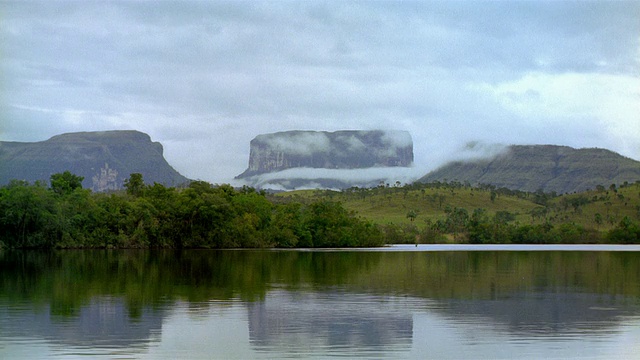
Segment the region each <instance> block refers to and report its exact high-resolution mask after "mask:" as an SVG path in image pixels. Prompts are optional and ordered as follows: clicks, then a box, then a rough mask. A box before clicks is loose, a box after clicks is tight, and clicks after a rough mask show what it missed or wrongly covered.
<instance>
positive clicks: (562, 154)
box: [418, 145, 640, 193]
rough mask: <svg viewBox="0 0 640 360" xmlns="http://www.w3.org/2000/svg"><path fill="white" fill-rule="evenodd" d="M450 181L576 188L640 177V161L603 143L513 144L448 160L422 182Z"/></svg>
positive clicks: (520, 187)
mask: <svg viewBox="0 0 640 360" xmlns="http://www.w3.org/2000/svg"><path fill="white" fill-rule="evenodd" d="M444 180H448V181H459V182H469V183H470V184H472V185H479V184H488V185H493V186H496V187H505V188H509V189H513V190H521V191H529V192H535V191H538V190H542V191H545V192H556V193H572V192H580V191H585V190H588V189H594V188H595V187H596V186H598V185H603V186H609V185H610V184H612V183H614V184H622V183H624V182H635V181H637V180H640V162H639V161H636V160H634V159H631V158H628V157H625V156H622V155H620V154H618V153H616V152H613V151H611V150H607V149H602V148H581V149H575V148H572V147H569V146H561V145H510V146H508V147H506V148H505V150H504V151H502V152H500V153H498V154H497V155H495V156H493V157H490V158H485V159H476V160H471V161H453V162H450V163H447V164H445V165H443V166H442V167H440V168H438V169H436V170H434V171H432V172H430V173H428V174H427V175H425V176H423V177H422V178H420V179H419V180H418V181H419V182H434V181H444Z"/></svg>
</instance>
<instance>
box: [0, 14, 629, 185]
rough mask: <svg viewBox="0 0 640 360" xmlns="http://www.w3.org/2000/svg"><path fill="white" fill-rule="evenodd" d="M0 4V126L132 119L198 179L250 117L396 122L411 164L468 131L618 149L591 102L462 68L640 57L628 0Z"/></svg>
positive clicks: (426, 160)
mask: <svg viewBox="0 0 640 360" xmlns="http://www.w3.org/2000/svg"><path fill="white" fill-rule="evenodd" d="M0 13H1V14H2V21H0V51H1V53H2V55H3V56H2V59H1V61H0V76H1V78H0V80H1V81H2V84H1V85H0V86H2V87H0V90H2V96H1V97H0V112H1V113H0V117H1V118H2V119H3V120H2V122H3V123H2V124H0V131H2V133H0V137H1V138H2V140H32V141H37V140H43V138H48V137H50V136H52V135H55V134H56V133H59V132H65V131H76V130H85V131H90V130H105V129H106V128H109V127H114V128H135V129H138V130H141V131H145V132H148V133H150V134H152V137H153V138H154V140H156V141H160V142H163V143H167V144H170V145H169V146H165V149H166V150H165V155H166V156H167V157H168V158H170V159H171V161H174V162H176V168H179V169H180V170H181V171H183V172H184V173H185V175H187V176H191V177H197V178H203V179H208V180H211V181H214V182H221V181H229V179H231V178H232V177H233V176H235V175H236V174H238V173H240V172H241V171H242V170H243V168H244V167H245V166H246V163H247V160H248V148H249V141H250V140H251V139H252V138H254V137H255V136H256V135H258V134H260V133H272V132H277V131H284V130H294V129H302V130H325V131H335V130H342V129H365V130H371V129H390V128H398V129H403V130H408V131H409V132H410V133H411V134H412V136H413V139H414V145H415V146H414V149H415V154H416V166H417V167H424V168H427V167H431V166H432V165H433V164H437V163H440V162H442V161H445V160H446V159H447V158H450V157H451V155H450V152H455V151H459V150H460V149H461V148H462V147H464V144H465V143H467V142H468V141H473V140H480V141H483V142H486V143H492V142H499V143H520V142H526V143H558V144H563V145H574V146H575V145H578V146H601V147H605V146H612V147H613V150H617V149H616V146H618V145H617V144H620V143H622V141H620V140H619V139H616V138H614V137H612V136H611V135H610V134H609V133H608V132H607V130H606V127H604V125H602V124H603V123H606V122H607V121H606V119H602V118H600V116H601V115H599V114H593V115H590V116H585V117H584V118H582V119H566V118H563V119H560V118H557V117H552V116H548V115H545V114H544V113H542V112H541V113H540V115H539V116H538V118H536V119H532V118H527V117H524V116H522V115H521V114H518V113H514V112H513V111H511V110H510V109H507V108H505V107H504V106H503V105H502V104H501V103H500V102H499V101H497V100H496V99H495V98H493V97H492V96H491V94H490V93H488V92H487V91H486V90H482V87H480V86H476V87H474V86H475V85H478V84H484V85H487V84H489V85H496V84H501V83H505V82H511V81H517V80H519V79H521V78H523V77H524V76H525V75H526V74H527V73H529V72H543V73H547V74H561V73H566V72H570V73H592V72H595V73H611V74H618V75H622V76H629V77H635V78H637V77H638V75H639V72H640V71H639V70H638V69H640V67H639V66H638V65H639V61H640V36H638V34H640V22H638V21H637V19H638V18H640V2H634V1H621V2H571V1H558V2H556V1H554V2H548V1H547V2H538V1H518V2H334V1H328V2H319V1H310V2H287V1H284V2H282V1H278V2H271V1H266V2H218V1H216V2H196V1H189V2H179V1H176V2H174V1H163V2H156V3H153V4H152V3H148V2H75V1H68V2H67V1H56V2H49V1H42V2H39V1H33V2H4V3H0ZM531 91H532V92H530V94H533V92H534V91H539V89H532V90H531ZM37 109H40V110H37ZM70 114H71V115H73V116H70ZM4 119H8V120H4ZM632 120H633V119H632ZM580 121H582V122H583V124H582V125H579V123H580ZM584 124H587V125H584ZM221 134H225V135H224V136H221ZM627 136H628V139H626V143H627V144H629V145H627V146H626V149H631V150H628V152H627V153H626V155H627V156H633V157H636V158H637V157H640V145H636V144H640V140H638V139H637V136H635V137H634V136H633V134H628V135H627ZM353 145H354V146H358V144H355V143H354V144H353ZM634 146H635V147H634ZM633 149H636V150H635V151H634V150H633ZM190 152H197V156H196V157H197V163H190V161H191V160H194V156H189V153H190ZM194 161H195V160H194Z"/></svg>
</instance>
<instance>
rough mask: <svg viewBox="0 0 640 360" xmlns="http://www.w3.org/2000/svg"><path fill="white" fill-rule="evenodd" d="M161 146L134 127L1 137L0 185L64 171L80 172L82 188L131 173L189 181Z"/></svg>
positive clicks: (107, 185) (117, 182)
mask: <svg viewBox="0 0 640 360" xmlns="http://www.w3.org/2000/svg"><path fill="white" fill-rule="evenodd" d="M162 153H163V149H162V145H161V144H160V143H158V142H152V141H151V138H150V137H149V135H147V134H144V133H141V132H138V131H105V132H80V133H69V134H62V135H57V136H54V137H52V138H51V139H49V140H46V141H42V142H34V143H23V142H0V185H5V184H7V183H8V182H9V181H10V180H12V179H16V180H27V181H30V182H33V181H38V180H40V181H44V182H46V183H47V184H48V182H49V178H50V176H51V175H52V174H55V173H60V172H64V171H66V170H68V171H70V172H72V173H73V174H76V175H78V176H83V177H84V181H83V183H82V186H83V187H84V188H89V189H92V190H93V191H107V190H117V189H121V188H122V185H123V183H124V180H125V179H128V178H129V175H130V174H131V173H141V174H142V176H143V178H144V181H145V182H146V183H150V184H153V183H154V182H157V183H161V184H164V185H167V186H174V185H180V184H183V183H185V182H188V181H189V180H188V179H187V178H185V177H184V176H182V175H180V174H179V173H178V172H177V171H176V170H174V169H173V168H172V167H171V166H170V165H169V164H168V163H167V161H166V160H165V159H164V157H163V155H162Z"/></svg>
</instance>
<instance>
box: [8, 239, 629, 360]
mask: <svg viewBox="0 0 640 360" xmlns="http://www.w3.org/2000/svg"><path fill="white" fill-rule="evenodd" d="M638 339H640V247H636V246H586V245H585V246H539V245H536V246H507V245H500V246H479V247H476V246H468V245H467V246H454V245H421V246H418V247H416V246H413V245H411V246H393V247H385V248H376V249H356V250H336V249H326V250H184V251H142V250H140V251H138V250H127V251H86V250H82V251H81V250H73V251H57V252H37V251H21V252H0V358H2V359H23V358H25V359H26V358H28V359H38V358H42V359H45V358H46V359H50V358H61V359H62V358H64V359H67V358H82V357H92V358H105V359H114V358H123V359H132V358H133V359H175V358H189V359H261V358H264V359H273V358H279V359H280V358H304V359H307V358H332V357H349V358H353V357H358V358H367V359H376V358H381V359H386V358H393V359H478V358H483V359H486V358H490V359H513V358H519V359H539V358H546V359H550V358H557V359H585V358H589V359H611V358H617V359H631V358H638V357H640V342H639V341H638Z"/></svg>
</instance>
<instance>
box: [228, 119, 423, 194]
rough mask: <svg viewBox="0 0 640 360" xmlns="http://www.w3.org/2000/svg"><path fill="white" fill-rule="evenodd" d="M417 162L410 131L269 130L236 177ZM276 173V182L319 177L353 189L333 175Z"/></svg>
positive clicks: (253, 179)
mask: <svg viewBox="0 0 640 360" xmlns="http://www.w3.org/2000/svg"><path fill="white" fill-rule="evenodd" d="M412 163H413V141H412V140H411V135H410V134H409V133H408V132H406V131H382V130H374V131H355V130H345V131H336V132H323V131H286V132H279V133H273V134H264V135H259V136H257V137H255V138H254V139H253V140H251V144H250V154H249V167H248V168H247V170H245V171H244V172H243V173H242V174H240V175H238V176H237V177H236V178H237V179H245V180H247V182H249V183H250V184H251V185H253V186H256V185H258V186H260V184H261V181H262V180H263V179H264V177H262V175H265V174H273V173H278V172H281V171H285V170H289V169H307V170H309V169H315V170H317V171H316V174H320V173H321V171H320V170H322V169H324V170H353V169H371V168H392V167H408V166H411V165H412ZM323 174H324V175H323V177H322V178H319V177H316V178H311V177H305V178H297V179H294V178H291V177H287V178H280V179H274V178H273V177H271V180H270V181H271V182H277V183H280V184H283V183H284V182H286V183H287V184H288V185H286V186H284V187H285V188H293V187H296V186H299V185H301V184H303V183H304V182H305V181H307V180H315V181H316V184H317V183H318V181H320V184H319V186H320V187H332V185H331V184H333V185H335V186H338V187H345V186H346V187H348V186H351V185H354V183H353V182H351V181H344V180H339V179H335V178H332V175H328V177H327V175H326V172H324V173H323Z"/></svg>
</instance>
